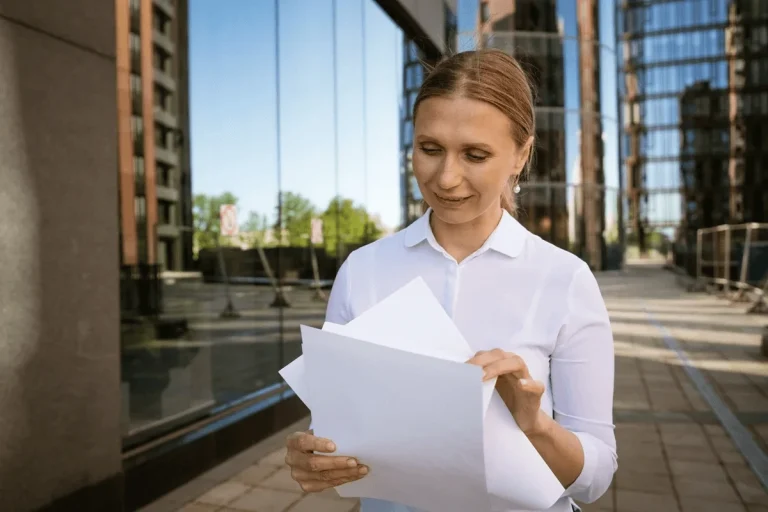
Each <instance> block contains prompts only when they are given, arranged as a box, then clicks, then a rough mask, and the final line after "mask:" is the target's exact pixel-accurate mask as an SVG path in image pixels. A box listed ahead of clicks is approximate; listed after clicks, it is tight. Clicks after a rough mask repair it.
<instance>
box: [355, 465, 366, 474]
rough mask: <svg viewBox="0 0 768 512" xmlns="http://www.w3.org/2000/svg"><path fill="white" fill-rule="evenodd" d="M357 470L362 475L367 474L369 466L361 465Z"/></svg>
mask: <svg viewBox="0 0 768 512" xmlns="http://www.w3.org/2000/svg"><path fill="white" fill-rule="evenodd" d="M357 472H358V473H360V474H361V475H367V474H368V468H367V467H366V466H360V469H358V470H357Z"/></svg>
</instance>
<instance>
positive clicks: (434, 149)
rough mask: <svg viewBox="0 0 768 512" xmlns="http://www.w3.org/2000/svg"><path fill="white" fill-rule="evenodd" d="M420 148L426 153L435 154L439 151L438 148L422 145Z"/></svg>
mask: <svg viewBox="0 0 768 512" xmlns="http://www.w3.org/2000/svg"><path fill="white" fill-rule="evenodd" d="M421 150H422V151H423V152H424V153H425V154H427V155H436V154H438V153H439V152H440V150H439V149H438V148H426V147H424V146H422V147H421Z"/></svg>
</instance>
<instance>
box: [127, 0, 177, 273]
mask: <svg viewBox="0 0 768 512" xmlns="http://www.w3.org/2000/svg"><path fill="white" fill-rule="evenodd" d="M187 8H188V7H187V1H186V0H175V1H171V0H117V2H116V35H117V62H118V65H117V82H118V123H119V127H120V130H119V142H118V143H119V174H120V180H119V187H120V230H121V236H120V244H121V260H122V265H123V267H125V268H127V269H130V268H156V269H158V270H182V269H188V268H190V266H191V264H192V260H191V258H192V232H191V230H192V198H191V182H190V157H189V144H188V133H189V115H188V96H189V90H188V78H187V73H188V68H187V66H186V59H187V56H186V54H187V52H188V45H187V20H186V18H187Z"/></svg>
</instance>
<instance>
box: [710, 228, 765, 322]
mask: <svg viewBox="0 0 768 512" xmlns="http://www.w3.org/2000/svg"><path fill="white" fill-rule="evenodd" d="M696 281H697V283H698V285H699V286H700V287H702V286H703V287H704V288H705V289H707V290H709V291H711V292H715V293H720V294H723V295H724V296H726V297H727V298H729V299H730V300H732V301H735V302H736V301H738V302H748V301H752V302H753V304H752V305H751V306H750V308H749V310H748V311H749V312H750V313H768V302H766V299H767V298H768V223H756V222H754V223H749V224H736V225H731V224H725V225H722V226H715V227H711V228H702V229H699V230H697V232H696Z"/></svg>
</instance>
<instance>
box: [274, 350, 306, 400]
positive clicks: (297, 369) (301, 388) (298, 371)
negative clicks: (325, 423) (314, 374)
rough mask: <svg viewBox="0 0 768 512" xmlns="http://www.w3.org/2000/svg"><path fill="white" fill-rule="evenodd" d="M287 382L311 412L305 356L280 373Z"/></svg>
mask: <svg viewBox="0 0 768 512" xmlns="http://www.w3.org/2000/svg"><path fill="white" fill-rule="evenodd" d="M278 373H279V374H280V376H281V377H282V378H283V380H285V382H286V384H288V385H289V386H290V387H291V389H292V390H293V392H294V393H296V396H298V397H299V400H301V401H302V402H304V405H306V406H307V408H308V409H309V410H310V411H311V410H312V406H311V405H310V403H309V401H310V398H309V390H308V389H307V380H306V378H305V377H306V371H305V369H304V356H299V357H297V358H296V359H294V360H293V361H292V362H291V363H289V364H288V365H286V366H285V367H284V368H283V369H282V370H280V371H279V372H278Z"/></svg>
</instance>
